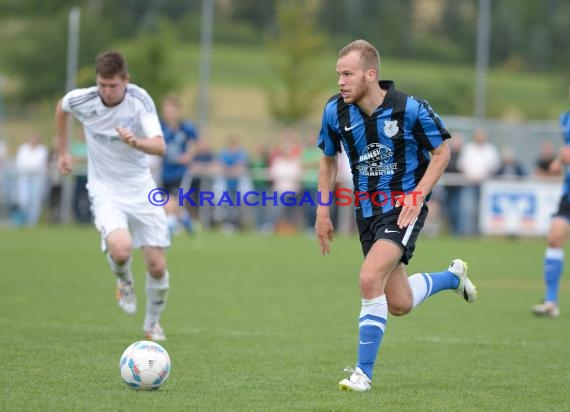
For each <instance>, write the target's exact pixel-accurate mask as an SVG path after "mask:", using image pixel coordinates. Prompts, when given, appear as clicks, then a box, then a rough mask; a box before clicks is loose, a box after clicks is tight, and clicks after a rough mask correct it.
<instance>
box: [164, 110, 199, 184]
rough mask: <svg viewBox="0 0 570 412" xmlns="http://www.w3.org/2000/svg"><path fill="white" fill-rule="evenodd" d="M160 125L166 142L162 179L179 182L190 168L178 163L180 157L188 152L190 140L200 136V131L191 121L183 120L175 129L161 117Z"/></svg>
mask: <svg viewBox="0 0 570 412" xmlns="http://www.w3.org/2000/svg"><path fill="white" fill-rule="evenodd" d="M160 126H161V127H162V133H163V134H164V141H165V142H166V153H165V154H164V158H163V161H162V181H163V182H169V183H170V182H177V181H180V180H181V179H182V176H184V173H186V170H187V169H188V165H183V164H179V163H178V158H179V157H180V156H181V155H182V154H184V153H186V151H187V149H188V145H189V144H190V142H191V141H192V140H196V139H197V138H198V133H197V132H196V129H195V127H194V126H193V125H192V123H190V122H181V123H180V125H179V128H178V129H176V130H174V129H171V128H170V127H169V126H168V125H167V124H166V123H165V122H164V121H163V120H162V119H161V121H160Z"/></svg>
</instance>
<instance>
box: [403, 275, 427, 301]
mask: <svg viewBox="0 0 570 412" xmlns="http://www.w3.org/2000/svg"><path fill="white" fill-rule="evenodd" d="M429 282H430V279H429V277H427V276H424V274H423V273H416V274H415V275H412V276H410V277H409V278H408V283H409V284H410V288H411V289H412V295H413V297H414V300H413V303H412V308H415V307H416V306H418V305H419V304H420V303H422V302H423V301H424V300H426V299H427V298H428V296H429V292H430V290H429V289H431V283H429ZM428 283H429V285H428Z"/></svg>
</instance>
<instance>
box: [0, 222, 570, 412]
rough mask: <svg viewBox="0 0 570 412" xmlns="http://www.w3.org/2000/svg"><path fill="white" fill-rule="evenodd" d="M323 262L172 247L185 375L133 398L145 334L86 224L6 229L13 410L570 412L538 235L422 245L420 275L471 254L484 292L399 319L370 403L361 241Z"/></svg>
mask: <svg viewBox="0 0 570 412" xmlns="http://www.w3.org/2000/svg"><path fill="white" fill-rule="evenodd" d="M332 247H333V254H332V255H330V256H327V257H321V256H320V255H319V252H318V247H317V244H316V242H315V240H313V239H309V238H307V237H304V236H298V237H293V236H292V237H262V236H258V235H253V234H246V235H236V236H223V235H220V234H214V233H206V234H203V235H201V237H200V238H198V239H196V238H192V237H187V236H178V237H175V239H174V243H173V246H172V248H171V249H170V250H169V252H168V262H169V268H170V272H171V275H172V280H171V293H170V299H169V302H168V306H167V309H166V312H165V314H164V316H163V321H162V324H163V326H164V328H165V331H166V333H167V335H168V340H167V341H166V342H165V343H164V346H165V348H166V349H167V350H168V352H169V353H170V356H171V358H172V373H171V376H170V380H169V381H168V382H167V383H166V385H165V386H164V387H162V388H161V389H159V390H158V391H154V392H136V391H133V390H131V389H129V388H127V386H126V385H124V384H123V383H122V382H121V380H120V377H119V371H118V362H119V357H120V355H121V353H122V352H123V350H124V349H125V348H126V347H127V346H128V345H129V344H130V343H132V342H134V341H136V340H140V339H141V338H142V336H141V326H142V318H143V309H144V307H143V305H144V277H143V266H142V259H141V255H140V253H139V252H137V253H136V254H135V263H134V269H135V279H136V282H137V295H138V298H139V311H138V313H137V314H136V315H135V316H133V317H128V316H127V315H124V314H123V313H122V312H121V311H120V310H119V309H118V307H117V306H116V304H115V301H114V279H113V276H112V275H111V274H110V272H109V270H108V266H107V263H106V260H105V259H104V257H103V255H102V254H100V253H99V252H98V248H99V237H98V234H97V233H96V231H95V229H94V228H92V227H90V226H88V227H65V226H64V227H51V228H49V227H43V228H39V229H37V230H21V231H10V230H7V229H4V230H2V231H0V256H1V258H0V262H1V274H0V279H1V285H0V330H1V334H0V336H1V342H2V350H1V351H0V410H2V411H13V410H14V411H17V410H21V411H36V410H37V411H44V410H45V411H79V410H86V411H95V410H100V411H111V410H122V411H127V410H133V411H147V410H148V411H150V410H164V411H194V410H196V411H230V410H231V411H294V410H298V411H371V410H393V411H394V410H397V411H419V410H421V411H428V410H431V411H443V410H446V411H481V410H485V411H505V410H512V411H546V410H548V411H553V410H565V411H568V410H569V409H570V396H569V395H568V393H569V392H568V391H569V388H570V343H569V342H570V296H569V295H570V293H569V292H570V287H569V286H570V283H569V280H568V276H567V275H566V277H565V278H563V280H562V287H561V302H560V303H561V308H562V315H561V317H560V318H558V319H538V318H535V317H533V316H532V315H531V314H530V311H529V309H530V306H531V305H532V304H533V303H536V302H537V301H538V300H539V299H540V298H541V296H542V294H543V286H542V274H541V271H542V257H543V254H544V241H543V239H530V240H529V239H520V240H504V239H486V238H482V239H451V238H435V239H431V238H427V237H423V238H421V239H420V241H419V242H418V249H417V250H416V254H415V256H414V259H413V260H412V262H411V263H410V265H409V272H410V273H415V272H419V271H423V272H425V271H438V270H442V269H444V268H446V267H447V265H448V264H449V262H450V261H451V259H452V258H455V257H461V258H463V259H465V260H467V261H468V262H469V264H470V265H469V267H470V274H471V278H472V279H473V281H474V282H475V283H476V285H477V287H478V290H479V300H478V301H477V302H476V303H474V304H472V305H469V304H467V303H465V302H464V301H463V300H462V299H461V298H459V297H458V296H456V295H455V294H453V293H451V292H443V293H441V294H439V295H436V296H434V297H432V298H431V299H430V300H428V301H427V302H425V303H424V304H422V305H421V306H420V307H418V308H417V309H416V310H415V311H414V312H413V313H411V314H410V315H408V316H406V317H402V318H395V317H390V318H389V320H388V327H387V330H386V335H385V337H384V341H383V343H382V347H381V349H380V356H379V360H378V362H377V364H376V368H375V376H374V383H373V389H372V391H371V392H370V393H365V394H358V393H341V392H339V391H338V389H337V383H338V381H339V380H340V379H342V378H343V377H345V374H344V373H343V371H342V369H343V367H344V366H346V365H351V364H353V363H354V361H355V355H356V343H357V341H356V339H357V323H356V322H357V317H358V313H359V310H360V298H359V293H358V286H357V277H358V267H359V264H360V261H361V257H360V249H359V245H358V241H357V239H356V238H338V239H336V240H335V241H334V243H333V245H332Z"/></svg>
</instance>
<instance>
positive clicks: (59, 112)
mask: <svg viewBox="0 0 570 412" xmlns="http://www.w3.org/2000/svg"><path fill="white" fill-rule="evenodd" d="M61 104H62V103H61V100H60V101H59V102H58V103H57V106H56V108H55V128H56V133H57V168H58V170H59V171H60V173H62V174H64V175H67V174H69V173H71V171H72V164H71V155H70V154H69V151H68V148H67V122H68V121H69V113H67V112H64V111H63V108H62V106H61Z"/></svg>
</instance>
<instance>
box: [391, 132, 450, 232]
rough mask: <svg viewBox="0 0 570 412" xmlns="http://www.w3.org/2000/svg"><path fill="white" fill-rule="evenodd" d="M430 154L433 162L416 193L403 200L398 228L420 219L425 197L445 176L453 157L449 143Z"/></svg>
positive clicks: (443, 144) (430, 163) (441, 145)
mask: <svg viewBox="0 0 570 412" xmlns="http://www.w3.org/2000/svg"><path fill="white" fill-rule="evenodd" d="M430 153H431V161H430V162H429V165H428V167H427V169H426V171H425V174H424V176H423V177H422V179H421V180H420V182H419V183H418V185H417V186H416V188H415V189H414V191H413V192H411V193H410V194H408V195H407V196H405V197H404V198H403V199H402V200H403V201H402V212H401V213H400V216H399V217H398V226H399V227H400V228H405V227H407V226H408V225H410V224H411V223H412V222H413V221H414V219H416V218H417V217H418V215H419V214H420V211H421V209H422V204H423V203H424V199H425V197H426V196H427V195H428V194H429V193H430V192H431V191H432V190H433V188H434V186H435V185H436V183H437V182H438V180H439V179H440V178H441V176H442V175H443V172H444V171H445V168H446V166H447V164H448V163H449V159H450V157H451V151H450V149H449V145H448V144H447V142H443V143H442V144H440V145H439V146H438V147H437V148H435V149H434V150H432V151H431V152H430Z"/></svg>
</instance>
